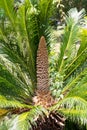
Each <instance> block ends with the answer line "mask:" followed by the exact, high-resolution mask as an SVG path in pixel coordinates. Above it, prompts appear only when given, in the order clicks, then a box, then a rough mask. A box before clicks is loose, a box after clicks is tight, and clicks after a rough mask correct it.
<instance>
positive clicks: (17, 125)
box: [9, 106, 47, 130]
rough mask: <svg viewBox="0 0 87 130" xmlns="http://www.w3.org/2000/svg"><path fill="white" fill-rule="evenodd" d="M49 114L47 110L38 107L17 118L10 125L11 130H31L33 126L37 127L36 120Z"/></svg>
mask: <svg viewBox="0 0 87 130" xmlns="http://www.w3.org/2000/svg"><path fill="white" fill-rule="evenodd" d="M44 114H47V110H45V109H44V108H42V107H40V106H37V107H33V108H32V109H31V110H30V111H29V112H25V113H23V114H20V115H18V116H16V117H15V118H14V119H13V120H11V123H10V125H9V130H15V129H17V130H29V129H32V127H33V126H35V125H37V124H36V120H37V118H38V117H39V116H43V115H44Z"/></svg>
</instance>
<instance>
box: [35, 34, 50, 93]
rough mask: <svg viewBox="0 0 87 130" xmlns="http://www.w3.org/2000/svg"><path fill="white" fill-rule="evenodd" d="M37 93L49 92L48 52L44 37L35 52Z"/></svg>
mask: <svg viewBox="0 0 87 130" xmlns="http://www.w3.org/2000/svg"><path fill="white" fill-rule="evenodd" d="M36 63H37V91H38V92H41V93H42V94H47V93H48V92H49V78H48V52H47V47H46V41H45V38H44V36H42V37H41V39H40V42H39V46H38V51H37V61H36Z"/></svg>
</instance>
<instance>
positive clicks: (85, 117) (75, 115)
mask: <svg viewBox="0 0 87 130" xmlns="http://www.w3.org/2000/svg"><path fill="white" fill-rule="evenodd" d="M60 112H62V113H63V114H64V115H65V116H66V117H67V119H69V120H71V121H73V122H77V123H78V124H79V125H86V124H87V110H76V109H72V110H70V109H61V110H60Z"/></svg>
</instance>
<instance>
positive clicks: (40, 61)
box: [0, 0, 87, 130]
mask: <svg viewBox="0 0 87 130" xmlns="http://www.w3.org/2000/svg"><path fill="white" fill-rule="evenodd" d="M0 8H1V14H2V16H1V19H0V117H1V120H2V119H4V122H5V124H6V127H7V130H30V129H33V130H51V129H52V130H53V129H55V130H63V129H64V124H65V119H67V118H69V119H70V120H74V121H75V122H76V121H77V122H78V123H79V124H86V123H87V114H86V113H87V101H86V90H87V89H86V85H87V81H86V78H87V68H86V59H87V55H86V52H87V40H86V38H85V37H86V36H87V32H86V30H84V29H82V32H80V31H79V25H80V24H82V22H83V21H82V18H83V16H84V10H82V11H80V12H79V13H78V12H77V10H76V9H74V11H75V13H76V17H74V13H73V10H71V11H70V12H69V16H66V26H65V28H64V33H63V39H62V43H61V48H60V54H59V55H58V59H57V60H58V61H57V60H56V61H57V62H56V64H55V65H56V67H55V68H56V69H55V70H54V72H58V75H60V77H62V79H61V81H62V87H61V92H60V93H57V92H58V89H59V87H60V85H59V86H58V87H57V88H55V85H54V86H50V85H49V78H48V77H49V76H48V75H49V74H48V66H49V65H48V51H47V44H46V43H48V44H49V43H50V42H51V41H52V40H51V39H52V38H51V33H50V32H51V28H50V26H49V20H50V17H51V13H52V11H53V0H49V1H47V0H35V1H34V0H25V1H24V3H23V4H22V5H20V6H19V7H18V10H15V9H14V2H13V1H12V0H10V1H9V0H4V1H3V0H1V1H0ZM3 19H4V20H3ZM84 31H85V32H86V34H85V33H84ZM79 35H81V36H80V37H79ZM78 39H79V40H80V41H81V43H80V47H79V49H78V50H77V49H76V48H75V47H76V41H77V40H78ZM49 53H51V50H50V52H49ZM49 56H50V54H49ZM49 61H50V59H49ZM51 64H52V65H53V64H54V63H51ZM51 72H52V71H51ZM50 77H51V79H52V78H53V77H52V74H50ZM58 82H60V80H58ZM54 84H55V82H54ZM49 87H50V89H49ZM54 89H55V92H56V94H55V95H54V96H52V95H53V93H54ZM51 90H52V91H51ZM5 117H6V118H5ZM1 125H2V124H1ZM3 129H4V128H3ZM5 129H6V128H5Z"/></svg>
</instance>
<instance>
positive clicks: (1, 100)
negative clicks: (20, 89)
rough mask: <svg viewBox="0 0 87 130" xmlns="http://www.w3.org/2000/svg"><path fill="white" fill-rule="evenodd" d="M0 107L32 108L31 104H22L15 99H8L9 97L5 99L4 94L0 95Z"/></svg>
mask: <svg viewBox="0 0 87 130" xmlns="http://www.w3.org/2000/svg"><path fill="white" fill-rule="evenodd" d="M0 108H3V110H4V109H7V110H9V109H11V108H13V109H14V108H32V107H31V106H29V105H26V104H23V103H21V102H19V101H17V100H9V99H6V98H5V97H4V96H1V95H0Z"/></svg>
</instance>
